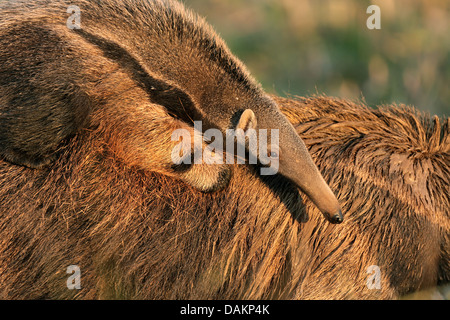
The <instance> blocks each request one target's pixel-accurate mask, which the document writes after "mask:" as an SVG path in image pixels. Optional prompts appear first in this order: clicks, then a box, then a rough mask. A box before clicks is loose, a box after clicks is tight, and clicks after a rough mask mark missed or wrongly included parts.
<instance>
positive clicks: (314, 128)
mask: <svg viewBox="0 0 450 320" xmlns="http://www.w3.org/2000/svg"><path fill="white" fill-rule="evenodd" d="M277 101H278V103H279V104H280V105H282V106H283V107H282V110H283V112H284V113H285V114H286V116H287V117H288V119H290V121H292V123H293V124H294V125H295V126H296V128H297V130H298V132H299V134H300V135H301V137H302V138H303V139H304V140H305V141H306V143H307V145H308V147H309V150H310V151H311V153H312V155H313V158H314V159H315V160H316V161H317V163H318V166H319V168H320V171H321V172H322V173H323V174H324V176H325V177H326V178H327V179H328V180H329V181H330V183H331V186H332V188H334V189H335V190H337V194H338V198H339V200H340V201H341V202H342V203H343V208H344V210H345V212H346V220H345V221H344V222H343V223H342V224H341V225H332V224H329V223H328V222H326V221H324V220H323V219H322V217H321V215H320V213H319V211H318V210H317V209H316V207H315V206H314V205H312V203H311V202H310V201H309V200H308V199H307V198H306V197H305V198H304V199H303V202H304V204H305V205H302V201H299V200H301V199H300V196H299V193H298V192H297V190H296V189H295V188H294V187H293V186H292V185H291V184H290V183H289V182H287V181H286V180H285V179H284V178H282V177H280V176H275V177H265V178H264V180H263V179H262V178H261V177H259V176H257V175H256V174H254V172H253V169H252V168H250V167H247V166H243V165H241V166H239V165H235V166H234V167H233V171H234V172H233V178H232V179H231V182H230V185H229V186H228V187H227V188H226V189H225V190H223V191H220V192H215V193H210V194H204V193H201V192H198V191H196V190H195V189H194V188H191V187H186V185H185V184H184V183H182V182H178V181H177V180H174V179H173V178H171V177H168V176H165V175H162V174H158V173H151V172H146V171H142V170H139V169H137V168H135V167H129V166H127V165H126V164H124V163H123V162H122V161H120V159H118V158H117V156H115V155H114V154H111V152H110V151H109V149H108V147H107V145H106V144H105V143H104V138H103V132H101V130H95V131H92V132H88V131H85V132H83V133H81V134H79V135H77V136H76V137H75V138H74V139H72V140H71V141H70V143H69V145H68V146H67V148H66V149H65V150H64V152H63V154H62V155H61V157H60V158H59V159H58V160H57V161H56V162H55V163H54V165H52V166H51V167H50V168H48V169H47V170H33V169H29V168H24V167H20V166H15V165H12V164H10V163H7V162H0V214H1V215H0V233H1V235H2V237H1V246H0V297H1V298H80V299H81V298H130V299H131V298H132V299H142V298H150V299H153V298H158V299H161V298H168V299H173V298H204V299H217V298H226V299H229V298H255V299H259V298H301V299H344V298H349V299H364V298H375V299H378V298H380V299H388V298H397V297H399V296H401V295H403V294H406V293H409V292H411V291H414V290H417V289H420V288H422V287H427V286H434V285H436V284H438V283H443V282H446V281H449V280H450V266H449V263H450V242H449V240H450V239H449V227H450V223H449V222H450V217H449V212H448V208H449V205H450V203H449V193H448V187H449V185H450V181H449V177H450V166H449V163H450V154H449V139H450V138H449V137H450V132H449V120H448V119H447V120H444V121H438V120H437V119H433V120H431V119H430V118H429V117H426V116H424V115H422V114H420V113H418V112H416V111H414V110H413V109H410V108H405V107H393V106H392V107H391V106H388V107H383V108H381V109H377V110H370V109H368V108H366V107H364V106H361V105H359V104H355V103H351V102H348V101H345V100H339V99H333V98H327V97H314V98H308V99H301V100H299V101H295V100H287V99H278V100H277ZM399 160H401V161H400V162H399ZM72 264H75V265H78V266H79V267H80V269H81V275H82V282H81V283H82V289H81V290H68V289H67V287H66V280H67V277H68V276H69V275H68V274H66V268H67V266H69V265H72ZM370 265H377V266H379V267H380V270H381V276H382V280H381V289H380V290H369V289H368V288H367V285H366V281H367V277H368V276H369V275H368V274H367V273H366V272H367V268H368V267H369V266H370Z"/></svg>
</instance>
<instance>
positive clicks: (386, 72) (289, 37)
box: [183, 0, 450, 116]
mask: <svg viewBox="0 0 450 320" xmlns="http://www.w3.org/2000/svg"><path fill="white" fill-rule="evenodd" d="M183 1H184V3H185V4H186V6H187V7H190V8H192V9H193V10H194V11H196V12H198V13H199V14H200V15H202V16H204V17H205V18H206V20H207V21H208V22H209V23H210V24H212V25H213V26H214V28H215V29H216V31H217V32H218V33H219V34H220V35H221V36H222V37H223V38H224V39H225V41H226V42H227V43H228V45H229V47H230V48H231V50H232V51H233V53H234V54H235V55H236V56H238V58H239V59H241V60H242V61H243V62H244V63H245V64H246V65H247V67H248V68H249V70H250V72H251V73H252V74H253V76H254V77H255V78H256V79H257V80H258V81H259V82H261V84H262V85H263V87H264V88H265V90H266V91H268V92H270V93H275V94H278V95H280V96H286V95H289V94H292V95H294V94H295V95H302V96H307V95H312V94H316V93H319V94H322V93H324V94H327V95H330V96H337V97H342V98H349V99H354V100H356V99H363V100H365V101H366V103H367V104H368V105H369V106H376V105H381V104H390V103H398V104H400V103H404V104H407V105H413V106H415V107H416V108H418V109H420V110H423V111H428V112H429V113H430V114H438V115H446V116H450V103H449V101H450V90H449V87H450V86H449V84H450V83H449V76H450V1H449V0H376V1H364V0H183ZM371 4H375V5H378V6H379V7H380V10H381V29H380V30H375V29H374V30H369V29H368V28H367V26H366V21H367V19H368V18H369V16H370V15H371V14H368V13H366V10H367V7H368V6H369V5H371Z"/></svg>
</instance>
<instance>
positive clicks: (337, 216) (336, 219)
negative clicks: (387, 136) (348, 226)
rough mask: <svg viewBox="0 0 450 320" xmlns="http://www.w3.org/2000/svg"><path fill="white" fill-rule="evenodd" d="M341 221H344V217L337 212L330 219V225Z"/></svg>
mask: <svg viewBox="0 0 450 320" xmlns="http://www.w3.org/2000/svg"><path fill="white" fill-rule="evenodd" d="M342 221H344V217H343V216H342V212H341V210H339V212H338V213H336V214H335V215H334V216H333V217H332V218H331V221H330V222H331V223H341V222H342Z"/></svg>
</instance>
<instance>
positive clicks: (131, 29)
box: [0, 0, 342, 223]
mask: <svg viewBox="0 0 450 320" xmlns="http://www.w3.org/2000/svg"><path fill="white" fill-rule="evenodd" d="M72 5H77V6H78V7H79V9H80V17H81V24H80V27H81V28H80V29H69V28H68V27H67V20H68V17H69V14H68V13H67V8H68V7H69V6H72ZM0 13H1V14H0V157H2V158H3V159H6V160H7V161H9V162H12V163H15V164H19V165H25V166H28V167H32V168H41V167H43V166H47V165H49V164H50V163H51V162H52V161H53V160H54V159H55V158H57V156H58V151H59V150H60V149H61V148H63V147H64V146H65V142H66V140H67V139H69V138H71V137H73V136H74V135H75V134H76V133H77V132H79V130H81V129H84V128H90V129H92V128H97V127H101V128H103V130H104V132H105V133H104V135H105V136H109V141H108V143H109V145H110V147H111V149H112V150H114V152H115V153H116V154H117V156H118V157H120V158H121V159H122V160H123V161H124V162H125V163H127V164H128V165H135V166H137V167H139V168H141V169H143V170H146V171H153V172H162V173H165V174H166V175H170V176H174V177H177V178H179V179H181V180H183V181H185V182H186V183H188V184H190V185H191V186H194V187H195V188H197V189H199V190H201V191H205V192H210V191H215V190H219V189H222V188H224V187H225V186H226V185H227V184H228V182H229V180H230V174H231V169H230V167H229V166H228V165H226V164H215V165H210V164H206V163H205V162H202V163H200V164H196V165H182V166H178V165H174V163H173V161H172V157H171V154H172V153H171V151H172V150H173V149H174V147H175V146H176V145H177V144H178V141H171V135H172V133H173V131H174V130H175V129H184V130H187V131H189V132H190V133H191V137H192V136H194V135H195V134H197V135H198V134H200V133H195V132H194V128H193V126H192V121H202V123H203V130H206V129H208V128H218V129H220V132H222V133H223V134H225V133H226V130H227V129H229V128H233V129H235V128H236V127H239V126H240V124H241V121H242V122H244V123H247V124H252V125H253V126H255V127H254V128H251V129H268V130H269V139H270V138H271V136H270V132H271V131H270V130H271V129H277V130H279V136H280V139H279V150H280V152H279V154H280V155H281V156H280V157H278V153H277V154H276V155H277V156H276V157H275V159H272V160H273V161H277V162H278V163H279V165H278V172H279V173H281V174H282V175H284V176H285V177H287V178H289V179H290V180H291V181H293V182H294V183H295V184H296V185H297V186H298V187H299V188H300V189H302V190H303V191H304V192H305V193H306V194H307V195H308V196H309V197H310V198H311V199H312V201H313V202H314V203H315V204H316V205H317V206H318V207H319V209H320V210H321V211H322V212H323V213H324V215H325V217H326V218H327V219H328V220H330V221H332V222H336V223H339V222H341V221H342V213H341V211H340V206H339V203H338V201H337V199H336V197H335V196H334V194H333V192H332V191H331V190H330V188H329V187H328V185H327V184H326V182H325V181H324V179H323V178H322V176H321V175H320V173H319V171H318V170H317V167H316V166H315V164H314V162H313V161H312V159H311V157H310V155H309V154H308V150H307V149H306V146H305V144H304V143H303V141H301V139H300V138H299V136H298V135H297V134H296V133H295V130H294V128H293V127H292V125H291V124H290V123H289V121H288V120H287V119H286V118H285V117H284V116H283V115H282V113H281V112H280V110H279V107H278V106H277V104H276V103H275V102H274V101H273V99H271V98H270V96H269V95H267V94H266V93H265V92H264V91H263V90H262V89H261V88H260V86H259V84H258V83H257V82H256V81H255V80H254V79H253V78H252V77H251V76H250V75H249V73H248V72H247V70H246V68H245V67H244V66H243V64H242V63H241V62H240V61H239V60H238V59H237V58H235V57H234V56H233V55H232V54H231V52H230V51H229V49H228V48H227V46H226V45H225V43H224V42H223V40H222V39H220V37H219V36H217V35H216V33H215V32H214V31H213V30H212V28H211V27H210V26H209V25H207V24H206V22H205V21H204V20H203V19H201V18H199V17H198V16H196V15H195V14H194V13H192V12H190V11H188V10H186V9H185V8H184V7H183V5H182V4H180V3H178V2H175V1H171V0H165V1H163V0H161V1H160V0H107V1H103V0H92V1H86V0H77V1H72V0H62V1H49V0H34V1H24V0H18V1H14V2H6V3H1V4H0ZM69 22H70V21H69ZM247 110H248V112H244V111H247ZM244 115H247V116H248V115H251V117H252V118H254V121H248V120H249V119H243V117H244ZM244 129H245V130H247V129H250V128H244ZM269 141H270V140H269ZM202 147H203V148H205V147H206V143H204V144H203V146H202ZM193 152H195V150H193ZM190 156H191V155H187V157H190ZM257 156H258V157H259V159H260V160H262V157H264V158H266V157H267V155H265V154H263V155H261V154H258V155H257ZM261 162H264V161H261Z"/></svg>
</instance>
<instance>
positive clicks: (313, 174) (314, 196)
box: [236, 97, 343, 223]
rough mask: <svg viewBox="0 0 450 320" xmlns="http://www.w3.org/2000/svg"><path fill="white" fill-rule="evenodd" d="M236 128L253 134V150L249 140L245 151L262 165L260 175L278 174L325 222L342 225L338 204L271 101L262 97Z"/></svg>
mask: <svg viewBox="0 0 450 320" xmlns="http://www.w3.org/2000/svg"><path fill="white" fill-rule="evenodd" d="M236 127H237V128H238V129H242V130H243V131H244V132H250V131H251V130H254V131H255V132H256V137H257V140H258V143H257V148H255V147H254V146H255V145H253V146H252V145H250V141H249V139H247V141H246V147H247V148H248V149H249V154H250V155H251V154H254V155H256V157H257V158H258V163H259V164H262V165H263V167H262V168H261V174H267V175H270V174H281V175H282V176H284V177H286V178H287V179H289V180H290V181H291V182H293V183H294V184H295V185H296V186H297V187H298V188H299V189H300V190H301V191H303V192H304V193H305V194H306V195H307V196H308V197H309V198H310V199H311V201H312V202H313V203H314V204H315V205H316V206H317V207H318V209H319V210H320V211H321V212H322V213H323V215H324V216H325V218H326V219H327V220H328V221H329V222H331V223H341V222H342V221H343V216H342V212H341V207H340V205H339V202H338V200H337V199H336V197H335V195H334V193H333V192H332V191H331V189H330V187H329V186H328V185H327V183H326V182H325V180H324V179H323V177H322V175H321V173H320V172H319V170H318V168H317V167H316V165H315V164H314V161H313V160H312V158H311V156H310V154H309V152H308V150H307V148H306V146H305V143H304V142H303V141H302V139H301V138H300V137H299V136H298V134H297V133H296V131H295V129H294V127H293V126H292V124H291V123H290V122H289V121H288V120H287V119H286V117H285V116H284V115H283V114H282V113H281V112H280V110H279V108H278V106H277V105H276V103H275V102H274V101H272V99H270V98H269V97H265V98H264V101H262V102H261V104H259V107H257V108H255V109H254V110H252V109H246V110H245V111H243V112H242V114H241V115H240V118H239V121H238V123H237V125H236ZM258 132H264V134H262V135H261V134H258ZM247 136H250V135H247Z"/></svg>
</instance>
